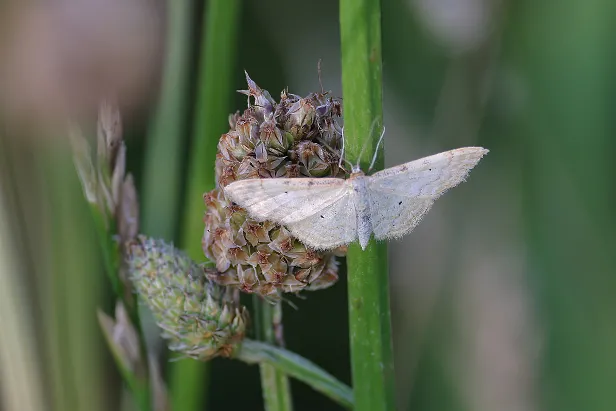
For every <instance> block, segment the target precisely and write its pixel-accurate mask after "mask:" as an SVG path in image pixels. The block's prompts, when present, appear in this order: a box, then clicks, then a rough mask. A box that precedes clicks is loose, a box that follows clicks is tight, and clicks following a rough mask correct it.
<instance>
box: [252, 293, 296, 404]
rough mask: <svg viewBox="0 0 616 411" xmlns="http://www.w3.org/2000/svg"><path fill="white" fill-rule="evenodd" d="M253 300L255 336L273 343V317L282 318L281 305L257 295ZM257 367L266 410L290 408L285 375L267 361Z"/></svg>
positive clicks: (290, 402)
mask: <svg viewBox="0 0 616 411" xmlns="http://www.w3.org/2000/svg"><path fill="white" fill-rule="evenodd" d="M253 302H254V307H255V309H254V311H255V315H256V316H258V318H259V319H258V321H257V322H256V326H257V328H256V330H257V337H258V338H259V339H260V340H261V341H263V342H267V343H269V344H272V345H273V344H275V342H276V336H275V335H274V319H275V318H276V317H278V321H280V320H281V319H282V307H281V305H280V303H278V304H276V305H275V306H273V305H271V304H270V303H268V302H266V301H263V299H262V298H261V297H258V296H255V297H254V299H253ZM259 368H260V371H261V390H262V392H263V402H264V404H265V409H266V411H286V410H292V409H293V401H292V399H291V387H290V386H289V379H288V378H287V375H286V374H285V373H284V372H282V371H280V370H279V369H277V368H276V367H275V366H273V365H272V364H270V363H268V362H262V363H260V364H259Z"/></svg>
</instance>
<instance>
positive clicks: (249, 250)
mask: <svg viewBox="0 0 616 411" xmlns="http://www.w3.org/2000/svg"><path fill="white" fill-rule="evenodd" d="M246 77H247V81H248V90H244V91H242V93H244V94H246V95H248V98H249V107H248V108H247V109H246V110H245V111H244V112H243V113H242V114H241V115H240V114H239V113H236V114H234V115H232V116H231V117H230V121H229V124H230V126H231V129H230V130H229V131H228V132H227V133H225V134H223V135H222V137H221V138H220V141H219V143H218V154H217V158H216V182H217V188H216V189H215V190H213V191H211V192H209V193H206V194H205V195H204V200H205V205H206V207H207V211H206V214H205V218H204V221H205V231H204V236H203V240H202V245H203V251H204V253H205V255H206V257H207V258H209V259H210V260H212V261H214V262H216V268H217V270H218V272H217V273H216V274H213V275H211V276H210V278H212V279H213V280H215V281H216V282H218V283H219V284H223V285H231V286H235V287H237V288H240V289H241V290H243V291H245V292H251V293H258V294H260V295H262V296H264V297H267V298H270V299H277V298H278V297H279V292H297V291H301V290H314V289H321V288H326V287H328V286H330V285H332V284H334V283H335V282H336V281H337V279H338V274H337V273H338V266H337V263H336V260H335V256H336V255H344V254H345V252H346V248H343V247H341V248H340V249H338V250H335V251H333V252H332V251H329V252H321V251H314V250H311V249H309V248H307V247H306V246H304V245H303V244H302V243H300V242H299V241H298V240H296V239H295V238H293V237H292V236H291V235H290V234H289V232H288V231H287V230H286V229H285V228H284V227H281V226H279V225H276V224H274V223H272V222H267V221H266V222H257V221H255V220H253V219H251V218H250V216H248V214H247V213H246V211H245V210H244V209H242V208H241V207H238V206H236V205H234V204H232V203H231V202H230V201H228V200H227V199H226V198H225V196H224V194H223V190H222V188H223V187H225V186H226V185H227V184H230V183H232V182H233V181H237V180H244V179H250V178H281V177H342V176H344V172H343V170H340V168H339V167H338V161H339V150H340V145H341V135H340V133H339V132H338V131H339V130H340V128H339V127H337V123H336V121H337V119H338V118H339V116H340V115H341V111H342V109H341V104H340V101H339V100H338V99H334V98H332V97H329V96H328V95H327V93H312V94H310V95H308V96H307V97H304V98H301V97H299V96H296V95H293V94H289V93H287V92H286V91H285V92H283V93H282V94H281V100H280V102H278V103H276V102H275V101H274V100H273V99H272V97H271V96H270V94H269V93H268V92H267V91H266V90H263V89H261V88H260V87H259V86H257V84H256V83H255V82H254V81H252V80H251V79H250V77H248V75H246ZM251 97H252V98H253V99H254V101H255V103H254V104H252V105H251V104H250V98H251Z"/></svg>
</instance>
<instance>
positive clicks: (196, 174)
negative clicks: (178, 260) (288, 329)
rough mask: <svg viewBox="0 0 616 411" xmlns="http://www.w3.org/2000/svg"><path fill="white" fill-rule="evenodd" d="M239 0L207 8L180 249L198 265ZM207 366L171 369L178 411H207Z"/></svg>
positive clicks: (215, 0)
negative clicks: (204, 207)
mask: <svg viewBox="0 0 616 411" xmlns="http://www.w3.org/2000/svg"><path fill="white" fill-rule="evenodd" d="M239 8H240V1H239V0H210V1H209V2H208V4H207V7H206V8H205V30H204V32H203V35H202V39H201V50H200V55H199V72H198V94H197V101H196V115H195V125H194V129H193V131H192V141H191V149H190V151H189V152H190V157H189V160H188V161H189V164H188V180H187V187H186V197H185V200H184V210H183V211H182V219H183V220H182V226H181V240H180V246H181V248H182V249H184V250H185V251H186V252H187V253H188V255H189V256H190V257H191V258H192V259H193V260H195V261H203V260H204V256H203V251H202V249H201V237H202V235H203V211H204V209H203V193H205V192H207V191H209V190H211V189H212V188H213V187H214V179H215V174H214V162H215V159H216V146H217V144H218V139H219V138H220V135H221V134H222V133H224V132H225V131H226V129H225V128H226V127H227V118H228V115H229V106H230V102H231V96H232V94H233V93H234V90H233V89H232V78H233V73H234V71H235V56H236V49H237V47H236V38H237V30H238V26H239V22H238V18H239ZM207 370H208V367H207V363H203V362H197V361H194V360H182V361H178V362H174V363H173V364H172V365H171V369H170V377H169V387H170V392H171V403H172V406H173V410H174V411H193V410H203V409H205V403H206V394H207Z"/></svg>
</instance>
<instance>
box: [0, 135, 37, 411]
mask: <svg viewBox="0 0 616 411" xmlns="http://www.w3.org/2000/svg"><path fill="white" fill-rule="evenodd" d="M0 138H1V137H0ZM0 183H3V182H2V181H1V180H0ZM6 196H7V190H6V187H4V184H2V186H0V284H2V285H1V286H0V330H2V338H0V381H2V383H1V384H0V388H1V390H0V393H1V394H0V399H1V400H0V404H1V406H0V408H2V409H5V410H23V411H39V410H43V409H45V406H44V397H43V391H44V389H43V381H42V378H43V376H44V372H43V370H42V369H41V367H42V364H43V363H42V362H41V361H40V360H37V347H36V343H35V341H36V339H35V337H34V334H35V333H34V331H33V329H32V326H33V324H32V320H33V319H34V316H33V313H31V312H30V308H31V307H32V305H31V304H29V303H28V301H27V299H28V298H32V296H29V297H28V296H27V294H26V292H25V289H24V285H25V284H24V280H25V279H26V278H27V276H26V275H25V274H24V273H23V269H22V267H20V265H19V262H18V261H17V255H18V252H17V250H16V247H14V246H13V244H14V238H13V236H12V235H11V233H12V231H13V228H14V227H11V224H10V222H9V221H10V217H9V215H8V210H9V208H8V204H7V198H6Z"/></svg>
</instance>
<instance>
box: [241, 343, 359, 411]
mask: <svg viewBox="0 0 616 411" xmlns="http://www.w3.org/2000/svg"><path fill="white" fill-rule="evenodd" d="M235 358H237V359H239V360H242V361H244V362H247V363H249V364H268V365H270V366H272V367H274V368H276V369H277V370H279V371H280V372H283V373H284V374H287V375H289V376H291V377H293V378H296V379H298V380H299V381H302V382H304V383H305V384H308V385H309V386H310V387H312V388H313V389H315V390H316V391H318V392H320V393H322V394H324V395H326V396H328V397H329V398H331V399H332V400H334V401H336V402H337V403H338V404H340V405H342V406H343V407H345V408H348V409H352V408H353V392H352V390H351V388H349V387H348V386H346V385H345V384H343V383H342V382H340V381H339V380H337V379H336V378H335V377H333V376H332V375H331V374H329V373H327V372H326V371H324V370H323V369H321V368H320V367H318V366H317V365H315V364H314V363H312V362H310V361H308V360H307V359H305V358H303V357H301V356H299V355H297V354H295V353H292V352H290V351H287V350H285V349H283V348H278V347H275V346H273V345H271V344H267V343H263V342H259V341H254V340H248V339H247V340H244V342H243V343H242V346H241V348H240V350H239V351H238V352H237V353H235Z"/></svg>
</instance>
